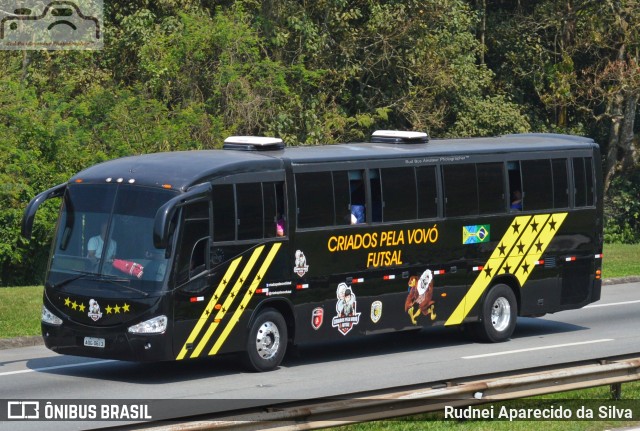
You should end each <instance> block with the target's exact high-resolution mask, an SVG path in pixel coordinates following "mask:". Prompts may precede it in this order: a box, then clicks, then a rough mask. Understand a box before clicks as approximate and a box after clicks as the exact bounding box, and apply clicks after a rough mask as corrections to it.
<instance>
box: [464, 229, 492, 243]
mask: <svg viewBox="0 0 640 431" xmlns="http://www.w3.org/2000/svg"><path fill="white" fill-rule="evenodd" d="M490 239H491V225H488V224H481V225H476V226H463V227H462V243H463V244H479V243H481V242H489V241H490Z"/></svg>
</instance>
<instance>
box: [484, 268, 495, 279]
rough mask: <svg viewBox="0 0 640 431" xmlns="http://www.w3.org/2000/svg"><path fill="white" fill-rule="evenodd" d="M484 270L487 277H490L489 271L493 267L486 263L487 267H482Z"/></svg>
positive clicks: (491, 270)
mask: <svg viewBox="0 0 640 431" xmlns="http://www.w3.org/2000/svg"><path fill="white" fill-rule="evenodd" d="M484 272H485V274H486V276H487V277H491V272H493V269H491V268H490V267H489V265H487V267H486V268H485V269H484Z"/></svg>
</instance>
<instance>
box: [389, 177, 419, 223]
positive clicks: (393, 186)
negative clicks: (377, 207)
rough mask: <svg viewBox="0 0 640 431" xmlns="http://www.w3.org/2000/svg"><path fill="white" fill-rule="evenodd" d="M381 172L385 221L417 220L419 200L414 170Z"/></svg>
mask: <svg viewBox="0 0 640 431" xmlns="http://www.w3.org/2000/svg"><path fill="white" fill-rule="evenodd" d="M381 171H382V198H383V199H384V205H383V211H384V214H383V219H384V221H385V222H390V221H400V220H414V219H416V217H417V214H418V198H417V196H416V194H417V191H416V178H415V172H414V169H413V168H386V169H382V170H381Z"/></svg>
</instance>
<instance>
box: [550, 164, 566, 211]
mask: <svg viewBox="0 0 640 431" xmlns="http://www.w3.org/2000/svg"><path fill="white" fill-rule="evenodd" d="M551 166H552V168H553V207H554V208H566V207H568V206H569V183H568V182H567V160H566V159H553V160H551Z"/></svg>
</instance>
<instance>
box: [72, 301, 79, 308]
mask: <svg viewBox="0 0 640 431" xmlns="http://www.w3.org/2000/svg"><path fill="white" fill-rule="evenodd" d="M71 308H73V309H74V310H77V309H78V303H77V302H76V301H73V302H72V303H71Z"/></svg>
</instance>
